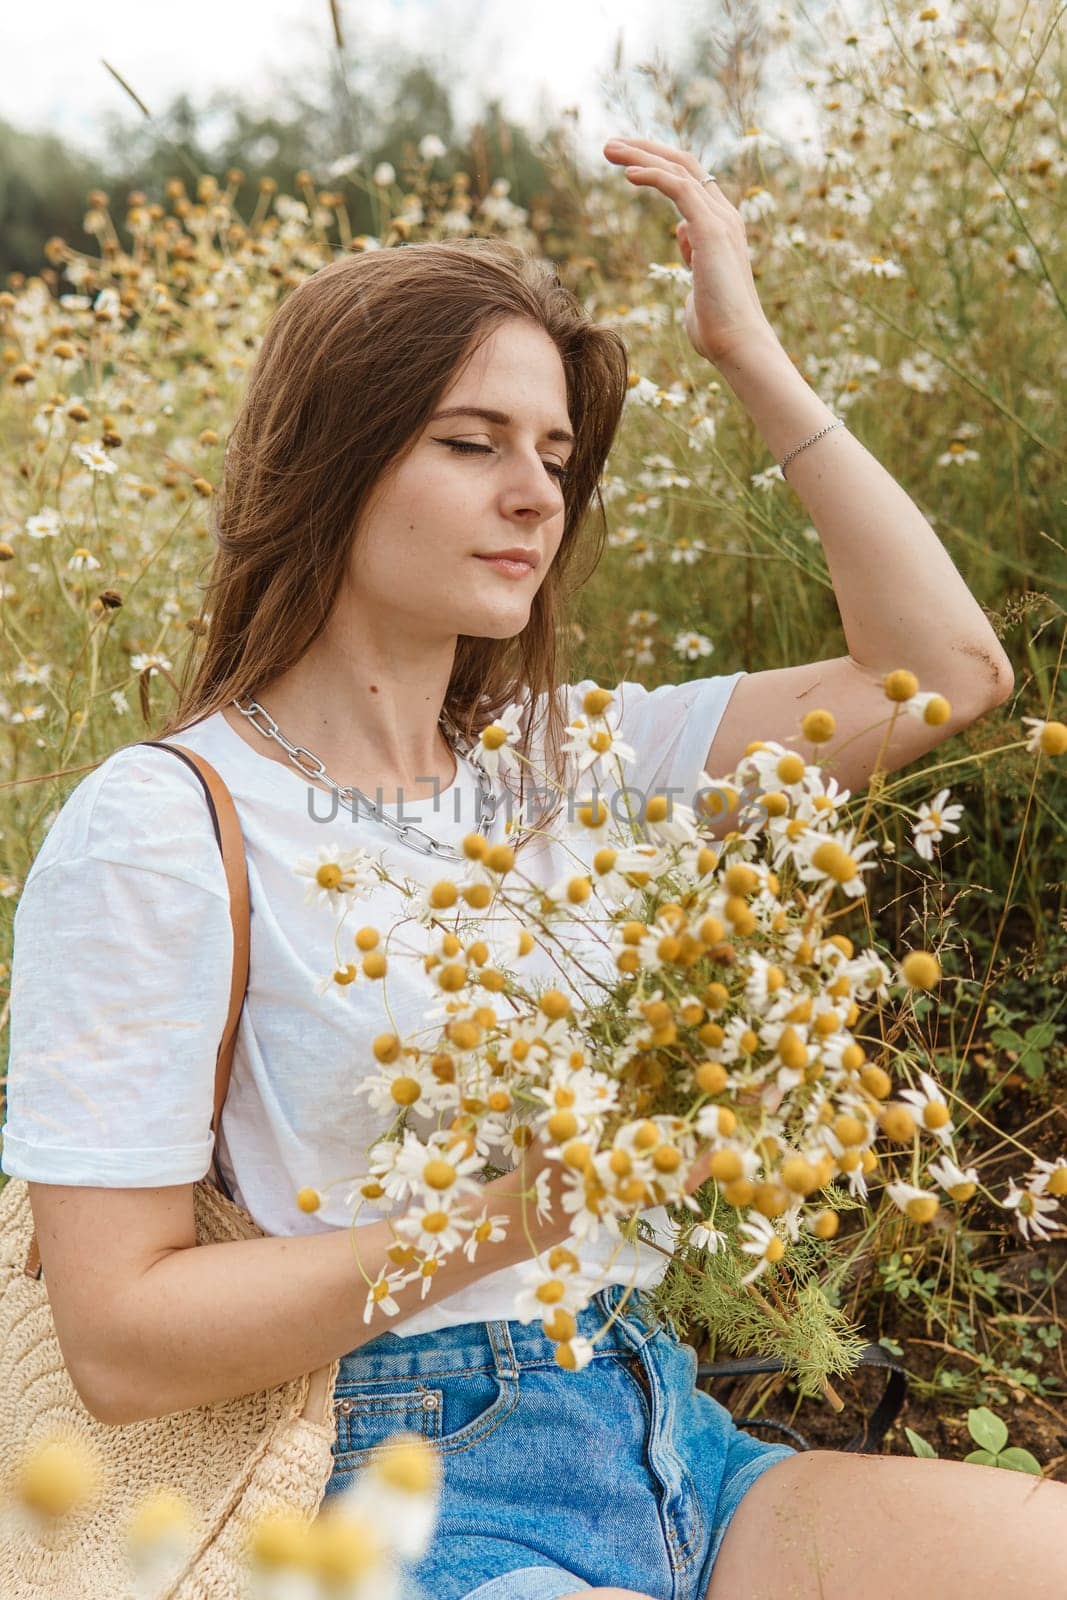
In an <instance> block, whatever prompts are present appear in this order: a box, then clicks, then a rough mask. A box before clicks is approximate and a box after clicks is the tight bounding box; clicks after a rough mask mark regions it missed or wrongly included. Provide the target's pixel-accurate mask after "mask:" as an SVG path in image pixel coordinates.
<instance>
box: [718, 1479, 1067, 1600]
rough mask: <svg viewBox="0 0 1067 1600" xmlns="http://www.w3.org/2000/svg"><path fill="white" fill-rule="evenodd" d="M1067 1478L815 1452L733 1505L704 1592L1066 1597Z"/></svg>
mask: <svg viewBox="0 0 1067 1600" xmlns="http://www.w3.org/2000/svg"><path fill="white" fill-rule="evenodd" d="M1065 1560H1067V1484H1062V1483H1053V1482H1052V1481H1051V1480H1049V1479H1044V1478H1034V1477H1031V1476H1030V1475H1029V1474H1028V1473H1024V1472H1008V1471H1006V1470H1005V1469H1004V1468H1002V1467H982V1466H978V1465H977V1464H974V1463H970V1464H969V1463H966V1462H963V1461H941V1460H925V1459H924V1460H920V1459H918V1458H915V1459H912V1458H911V1457H910V1456H865V1455H852V1454H848V1453H846V1452H844V1451H833V1450H812V1451H808V1452H803V1453H801V1454H799V1455H795V1456H789V1457H788V1458H787V1459H786V1460H784V1461H777V1462H775V1464H774V1466H773V1467H769V1468H768V1469H767V1471H766V1472H765V1473H763V1474H762V1476H761V1477H759V1478H757V1480H756V1482H755V1483H754V1484H753V1485H752V1488H751V1489H749V1491H748V1492H747V1494H746V1495H745V1497H744V1499H743V1500H742V1501H741V1504H740V1505H739V1506H738V1508H737V1511H736V1512H735V1514H734V1516H733V1518H732V1520H731V1522H730V1526H729V1528H728V1529H727V1530H726V1537H725V1538H724V1539H723V1542H722V1545H721V1547H720V1549H719V1554H718V1557H717V1559H716V1562H715V1568H714V1571H713V1573H712V1579H711V1583H710V1584H709V1586H708V1592H707V1597H706V1600H738V1597H739V1596H743V1597H744V1600H856V1597H857V1596H860V1595H861V1596H862V1597H863V1600H901V1597H908V1600H914V1597H917V1596H920V1595H936V1596H937V1600H976V1597H977V1596H979V1595H1016V1596H1023V1595H1025V1596H1026V1600H1054V1597H1055V1600H1062V1597H1063V1594H1064V1566H1065Z"/></svg>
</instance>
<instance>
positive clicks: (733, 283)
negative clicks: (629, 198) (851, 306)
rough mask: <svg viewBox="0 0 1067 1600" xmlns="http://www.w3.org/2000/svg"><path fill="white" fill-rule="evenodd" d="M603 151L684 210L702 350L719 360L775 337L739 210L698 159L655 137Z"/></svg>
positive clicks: (688, 306)
mask: <svg viewBox="0 0 1067 1600" xmlns="http://www.w3.org/2000/svg"><path fill="white" fill-rule="evenodd" d="M604 154H605V155H606V156H607V158H608V160H609V161H614V162H616V163H617V164H618V165H620V166H624V167H625V170H626V177H627V178H628V179H629V180H630V182H631V183H634V184H637V185H638V186H643V187H645V188H653V189H659V191H660V192H661V193H662V194H665V195H666V196H667V198H668V199H669V200H673V202H674V204H675V205H676V206H677V208H678V210H679V211H680V212H681V217H682V220H681V221H680V222H679V224H678V228H677V238H678V244H679V246H680V247H681V251H682V256H683V257H684V260H685V264H686V266H687V267H689V268H690V270H691V271H692V274H693V286H692V288H691V290H690V291H689V296H688V298H687V299H686V302H685V330H686V333H687V334H688V335H689V338H690V341H691V343H692V345H693V348H694V350H696V352H697V354H698V355H702V356H704V357H706V359H707V360H708V361H712V362H715V363H719V362H722V361H723V360H731V359H733V358H734V357H735V356H736V355H737V353H738V351H739V350H742V349H743V348H744V347H745V346H747V345H748V344H750V343H751V341H752V340H753V339H758V338H762V339H766V338H768V337H770V338H771V339H775V340H776V335H775V333H774V330H773V329H772V327H771V325H770V323H769V322H768V320H767V317H766V314H765V313H764V310H763V307H762V306H761V305H760V301H759V296H758V294H757V293H756V284H755V281H754V279H753V277H752V267H751V265H750V262H749V254H748V240H747V239H746V237H745V225H744V222H743V221H742V220H741V215H740V213H739V212H738V210H737V209H736V207H735V206H732V205H731V204H730V202H729V200H727V198H726V196H725V195H724V194H723V192H722V190H721V189H720V188H719V186H718V184H717V183H705V184H702V183H701V182H700V180H701V178H702V177H703V176H704V173H703V172H702V170H701V167H700V163H699V162H698V161H697V160H696V158H695V157H694V156H691V155H689V154H688V152H687V151H685V150H675V149H672V148H671V146H670V145H666V144H660V143H658V142H657V141H656V140H655V139H611V140H609V141H608V143H607V144H606V145H605V146H604Z"/></svg>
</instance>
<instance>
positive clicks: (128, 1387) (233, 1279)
mask: <svg viewBox="0 0 1067 1600" xmlns="http://www.w3.org/2000/svg"><path fill="white" fill-rule="evenodd" d="M531 1184H532V1178H531V1177H530V1176H529V1174H528V1176H527V1186H528V1187H529V1186H530V1185H531ZM519 1190H520V1183H519V1173H518V1172H517V1171H516V1172H512V1173H507V1174H505V1175H504V1176H503V1177H499V1178H496V1179H494V1180H493V1182H492V1183H487V1184H485V1185H483V1186H482V1194H481V1195H480V1196H479V1197H478V1199H477V1202H476V1205H474V1207H473V1209H472V1210H471V1213H470V1214H471V1215H472V1216H473V1215H480V1213H481V1208H482V1205H483V1203H484V1204H485V1206H486V1208H487V1212H488V1214H489V1215H490V1216H493V1215H507V1217H508V1224H507V1238H506V1239H504V1240H500V1241H498V1242H495V1243H492V1242H486V1243H483V1244H480V1245H479V1246H478V1249H477V1252H476V1258H475V1260H474V1262H471V1261H469V1260H468V1258H467V1257H466V1256H465V1255H464V1254H463V1252H462V1250H461V1249H457V1250H455V1251H453V1252H452V1254H451V1255H449V1256H448V1257H447V1258H446V1259H445V1260H444V1262H443V1263H442V1265H441V1266H440V1267H439V1268H438V1270H437V1272H436V1273H435V1274H434V1276H433V1277H432V1278H430V1280H429V1284H430V1287H429V1289H428V1290H427V1291H426V1294H425V1296H424V1295H423V1293H422V1290H423V1280H422V1279H421V1278H417V1279H415V1280H413V1281H412V1282H410V1283H407V1284H404V1286H403V1287H402V1288H397V1289H394V1290H393V1291H392V1295H393V1298H394V1300H395V1301H396V1304H397V1306H398V1307H399V1311H398V1312H397V1314H396V1315H395V1316H389V1315H387V1314H386V1313H385V1312H383V1311H382V1310H381V1308H380V1307H375V1309H374V1311H373V1312H372V1314H371V1318H370V1321H369V1322H366V1321H364V1312H365V1310H366V1303H367V1294H368V1285H367V1283H366V1281H365V1280H364V1278H363V1276H362V1274H361V1273H360V1271H359V1269H358V1267H357V1265H356V1257H355V1244H354V1243H353V1237H352V1230H350V1229H348V1228H336V1229H331V1230H330V1231H329V1232H324V1233H317V1234H310V1235H297V1236H294V1237H270V1238H261V1239H247V1240H238V1241H227V1242H225V1243H221V1244H210V1245H197V1246H195V1247H194V1248H192V1249H186V1250H176V1251H173V1252H172V1253H171V1254H170V1255H167V1256H165V1257H164V1258H163V1259H162V1260H160V1261H158V1262H157V1263H156V1264H155V1265H154V1266H153V1267H152V1268H150V1269H149V1271H147V1272H146V1273H144V1274H143V1276H142V1277H141V1278H140V1279H139V1280H138V1281H137V1283H136V1284H135V1285H134V1287H133V1288H132V1289H131V1291H130V1293H129V1295H128V1297H127V1301H126V1304H125V1305H124V1307H123V1308H122V1311H121V1313H120V1315H119V1316H118V1317H117V1319H116V1323H117V1325H116V1327H115V1330H114V1336H113V1340H112V1344H111V1350H110V1353H109V1360H108V1364H107V1366H108V1371H107V1375H106V1376H105V1377H104V1378H103V1379H102V1381H101V1384H100V1386H99V1393H98V1397H97V1406H95V1407H94V1410H96V1411H97V1414H98V1415H100V1416H101V1418H102V1419H103V1420H105V1421H108V1422H112V1423H123V1422H131V1421H135V1420H140V1419H146V1418H149V1417H159V1416H167V1415H169V1414H171V1413H173V1412H177V1411H184V1410H188V1409H191V1408H192V1407H194V1406H200V1405H207V1404H210V1403H211V1402H213V1401H217V1400H223V1399H228V1398H230V1397H232V1396H235V1395H243V1394H250V1393H252V1392H254V1391H256V1390H261V1389H269V1388H273V1387H275V1386H276V1385H278V1384H281V1383H286V1382H288V1381H290V1380H291V1379H293V1378H296V1377H300V1376H301V1375H302V1374H304V1373H306V1372H313V1371H315V1370H316V1369H317V1368H319V1367H324V1366H326V1365H327V1364H328V1363H329V1362H331V1361H334V1360H336V1359H337V1358H338V1357H339V1356H342V1355H344V1354H346V1353H347V1352H348V1351H350V1350H354V1349H357V1348H358V1347H359V1346H360V1345H363V1344H366V1343H368V1342H369V1341H370V1340H372V1339H376V1338H377V1337H378V1335H379V1334H381V1333H385V1332H388V1331H389V1329H390V1328H391V1326H392V1325H393V1324H394V1323H396V1322H399V1321H401V1320H402V1319H403V1318H404V1317H406V1316H413V1315H414V1314H415V1313H416V1312H417V1311H419V1310H420V1309H424V1308H425V1307H426V1306H427V1305H432V1304H434V1303H435V1302H437V1301H439V1300H445V1299H447V1298H448V1297H449V1296H450V1295H453V1294H457V1293H459V1292H460V1291H462V1290H463V1289H465V1288H467V1287H469V1286H470V1285H471V1284H473V1283H475V1282H476V1281H477V1280H478V1279H479V1278H483V1277H486V1276H487V1275H488V1274H489V1273H492V1272H496V1271H499V1269H500V1268H502V1267H505V1266H509V1265H513V1264H514V1263H515V1262H517V1261H521V1260H526V1259H529V1258H530V1256H531V1254H532V1252H531V1249H530V1244H529V1241H528V1240H527V1238H526V1235H525V1233H524V1231H523V1226H522V1214H521V1213H522V1202H521V1200H520V1199H519V1198H518V1194H519ZM555 1209H556V1216H557V1220H556V1221H554V1222H553V1223H552V1224H551V1225H548V1224H542V1225H538V1224H537V1222H536V1213H535V1208H534V1205H533V1201H532V1199H531V1200H529V1201H528V1202H527V1223H528V1226H529V1228H530V1231H531V1234H532V1235H533V1238H534V1241H535V1243H536V1244H537V1247H538V1248H539V1249H543V1248H545V1247H546V1246H547V1245H549V1244H551V1243H554V1242H555V1241H556V1239H557V1238H561V1237H562V1235H563V1227H562V1224H561V1223H560V1222H559V1221H558V1217H559V1215H560V1212H559V1208H558V1207H557V1208H555ZM396 1242H397V1239H396V1237H394V1233H393V1230H392V1228H391V1227H390V1225H389V1222H388V1221H381V1222H372V1223H366V1224H365V1225H363V1226H362V1227H360V1228H358V1229H357V1230H356V1244H358V1248H359V1258H360V1261H361V1263H362V1265H363V1269H364V1271H365V1272H366V1273H367V1275H368V1277H369V1278H370V1279H371V1282H374V1281H375V1280H376V1279H377V1278H378V1276H379V1274H380V1273H382V1272H383V1271H388V1272H395V1271H397V1270H398V1269H397V1266H396V1264H395V1263H394V1262H393V1261H391V1260H390V1259H389V1257H388V1255H387V1252H388V1250H389V1249H390V1247H391V1246H393V1245H395V1244H396ZM101 1396H103V1398H101Z"/></svg>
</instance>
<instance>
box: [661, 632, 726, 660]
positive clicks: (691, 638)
mask: <svg viewBox="0 0 1067 1600" xmlns="http://www.w3.org/2000/svg"><path fill="white" fill-rule="evenodd" d="M671 649H672V650H673V651H674V652H675V653H676V654H677V655H680V656H681V657H682V658H683V660H685V661H696V659H697V658H698V656H710V655H711V654H712V652H713V651H714V649H715V646H714V645H713V644H712V642H711V640H710V639H709V638H707V637H706V635H705V634H703V633H694V632H690V633H679V634H678V635H677V636H676V638H675V640H674V642H673V644H672V645H671Z"/></svg>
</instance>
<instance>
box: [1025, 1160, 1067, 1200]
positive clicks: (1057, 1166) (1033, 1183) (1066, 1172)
mask: <svg viewBox="0 0 1067 1600" xmlns="http://www.w3.org/2000/svg"><path fill="white" fill-rule="evenodd" d="M1029 1186H1030V1188H1031V1189H1035V1190H1037V1191H1038V1192H1039V1193H1040V1194H1054V1195H1057V1196H1058V1195H1062V1194H1067V1156H1059V1157H1058V1158H1057V1159H1056V1160H1055V1161H1043V1160H1042V1159H1041V1157H1040V1156H1035V1157H1034V1172H1033V1176H1032V1177H1031V1178H1030V1183H1029Z"/></svg>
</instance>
